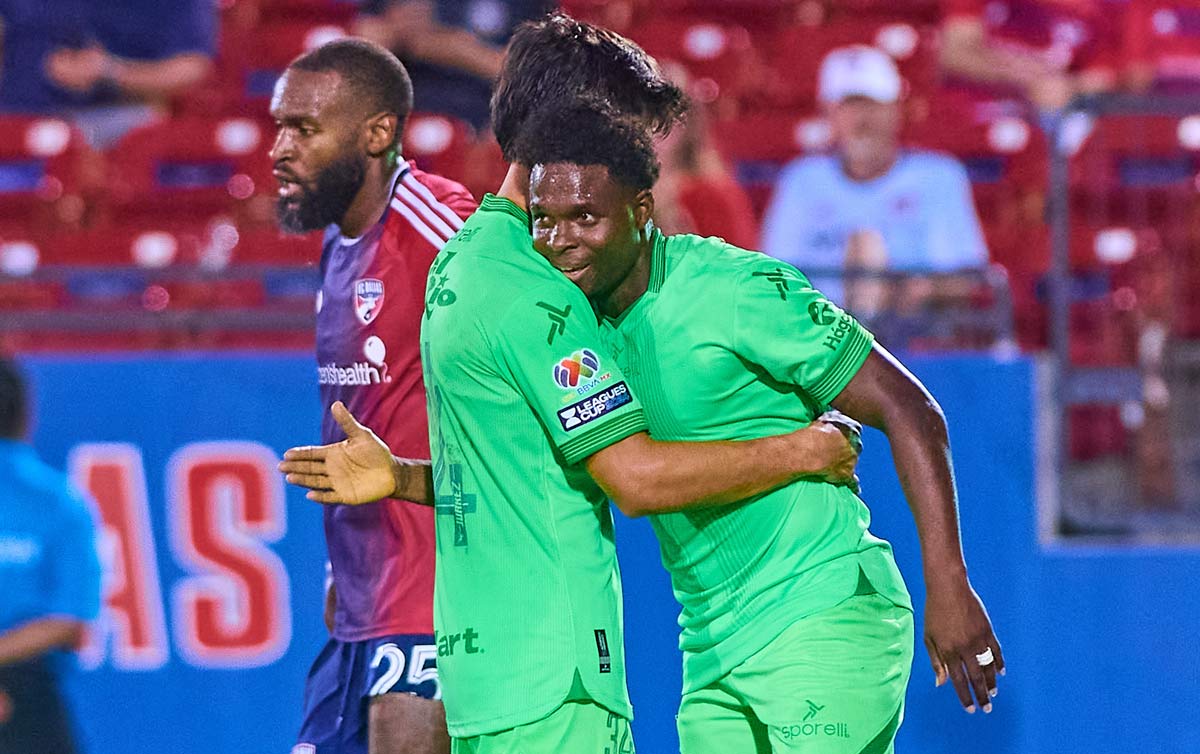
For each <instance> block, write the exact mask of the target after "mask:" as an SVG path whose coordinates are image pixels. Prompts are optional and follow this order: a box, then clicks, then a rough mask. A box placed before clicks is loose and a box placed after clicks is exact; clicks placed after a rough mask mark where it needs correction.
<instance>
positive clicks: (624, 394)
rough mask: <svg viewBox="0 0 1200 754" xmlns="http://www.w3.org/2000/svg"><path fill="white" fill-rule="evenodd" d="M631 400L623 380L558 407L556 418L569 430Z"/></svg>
mask: <svg viewBox="0 0 1200 754" xmlns="http://www.w3.org/2000/svg"><path fill="white" fill-rule="evenodd" d="M632 401H633V396H632V395H630V393H629V386H628V385H626V384H625V383H624V381H622V382H618V383H617V384H615V385H612V386H610V387H607V388H605V389H604V390H601V391H600V392H599V393H596V394H595V395H592V396H588V397H587V398H584V399H583V400H581V401H576V402H575V403H572V404H571V405H570V406H567V407H566V408H563V409H559V411H558V420H559V421H560V422H562V428H563V429H565V430H566V431H568V432H571V431H573V430H576V429H579V428H580V427H583V426H586V425H587V424H588V423H589V422H593V421H595V420H597V419H599V418H600V417H602V416H607V415H608V414H611V413H612V412H613V411H616V410H617V409H618V408H620V407H621V406H624V405H625V404H627V403H630V402H632Z"/></svg>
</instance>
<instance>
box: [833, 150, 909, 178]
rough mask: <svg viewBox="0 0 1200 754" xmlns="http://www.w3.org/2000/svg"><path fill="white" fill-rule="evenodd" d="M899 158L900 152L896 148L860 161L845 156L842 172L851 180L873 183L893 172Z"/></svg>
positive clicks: (843, 157) (843, 156)
mask: <svg viewBox="0 0 1200 754" xmlns="http://www.w3.org/2000/svg"><path fill="white" fill-rule="evenodd" d="M899 156H900V153H899V150H897V149H895V148H892V149H888V150H886V151H883V152H880V153H878V154H872V155H869V156H864V157H861V158H858V159H851V158H850V157H848V156H847V155H845V154H843V155H842V172H844V173H845V174H846V175H847V176H848V177H849V178H850V179H851V180H855V181H871V180H874V179H876V178H878V177H880V176H881V175H884V174H885V173H887V172H888V171H889V170H891V169H892V165H895V164H896V159H897V158H898V157H899Z"/></svg>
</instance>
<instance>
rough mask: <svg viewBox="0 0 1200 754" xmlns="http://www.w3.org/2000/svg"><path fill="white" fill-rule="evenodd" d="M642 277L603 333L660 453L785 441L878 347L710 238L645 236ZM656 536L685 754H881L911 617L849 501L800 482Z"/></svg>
mask: <svg viewBox="0 0 1200 754" xmlns="http://www.w3.org/2000/svg"><path fill="white" fill-rule="evenodd" d="M650 275H651V277H650V284H649V288H648V290H647V292H646V293H645V294H644V295H643V296H642V297H641V298H639V299H638V300H637V301H636V302H635V303H634V304H633V305H631V306H630V307H629V308H628V309H627V310H626V311H625V312H623V313H622V315H621V316H620V317H619V318H617V319H615V320H609V321H606V322H605V323H604V324H603V325H602V328H601V329H602V332H603V335H604V337H605V340H606V341H607V345H608V350H609V352H610V353H612V354H613V356H614V357H615V358H616V360H617V364H618V365H619V366H620V367H621V369H622V371H623V372H624V374H625V377H626V379H627V380H628V382H629V384H630V385H631V386H632V388H633V390H634V392H635V393H637V395H638V398H639V399H640V400H641V401H642V405H643V409H644V411H645V416H646V421H647V423H648V424H649V427H650V433H651V435H652V436H653V437H654V438H655V439H656V440H660V441H673V440H675V441H708V440H748V439H754V438H759V437H765V436H768V435H777V434H782V433H785V432H789V431H792V430H794V429H796V428H797V427H798V426H803V425H805V424H808V423H810V422H811V421H812V420H813V419H814V418H815V417H817V416H818V415H820V414H821V413H822V412H823V411H824V410H825V409H826V408H827V406H828V405H829V403H830V401H832V400H833V399H834V398H835V397H836V396H837V395H838V394H839V393H840V392H841V391H842V390H843V389H844V388H845V386H846V385H847V384H848V383H849V382H850V380H851V379H852V378H853V377H854V375H855V374H856V373H857V371H858V369H859V368H860V367H861V366H862V364H863V362H864V361H865V360H866V358H867V355H868V353H869V352H870V350H871V346H872V343H873V338H872V336H871V335H870V334H869V333H868V332H867V331H866V330H864V329H863V328H862V327H861V326H860V325H859V324H858V323H857V322H856V321H855V320H854V319H853V318H852V317H851V316H850V315H848V314H846V313H844V312H843V311H841V310H840V309H838V308H837V307H836V306H834V305H833V304H832V303H830V302H829V301H828V300H826V299H825V298H824V297H823V296H822V295H821V294H820V293H818V292H817V291H815V290H814V289H813V288H812V287H811V286H810V285H809V284H808V281H807V280H806V279H805V278H804V276H803V275H801V274H800V273H799V272H798V271H796V269H795V268H793V267H791V266H789V265H787V264H785V263H783V262H780V261H778V260H776V259H773V258H770V257H767V256H765V255H762V254H759V253H756V252H749V251H745V250H742V249H738V248H735V247H733V246H730V245H728V244H726V243H724V242H723V241H721V240H720V239H713V238H700V237H697V236H687V235H680V236H663V235H661V234H659V233H657V232H655V237H654V239H653V252H652V261H651V273H650ZM652 521H653V524H654V528H655V531H656V533H657V535H658V539H659V544H660V547H661V554H662V560H663V564H664V565H665V566H666V568H667V569H668V571H670V574H671V579H672V585H673V588H674V592H675V596H676V598H677V599H678V600H679V602H680V604H681V606H682V611H681V613H680V617H679V624H680V627H681V629H682V631H681V636H680V648H681V649H682V650H683V653H684V668H683V673H684V699H683V702H682V704H681V707H680V716H679V729H680V739H681V743H682V745H683V747H684V748H683V752H684V754H697V753H700V752H703V753H705V754H707V753H708V752H712V754H718V753H719V752H733V751H737V752H742V751H750V752H753V751H756V750H757V751H764V752H765V751H772V750H774V751H789V750H793V749H799V748H801V747H804V748H803V750H804V751H814V752H839V753H841V752H845V753H846V754H857V753H858V752H860V751H864V750H865V751H870V750H871V749H867V748H865V747H867V745H868V744H871V743H872V742H876V744H878V743H879V741H878V739H879V737H880V736H881V735H883V738H884V739H886V740H885V741H884V742H883V745H884V748H883V749H879V751H885V750H886V747H887V746H888V745H890V743H891V734H889V733H886V731H887V730H889V726H890V730H891V731H892V733H894V731H895V726H896V725H897V724H898V723H899V718H900V713H901V710H902V703H903V695H904V688H905V686H906V684H907V679H908V674H909V669H910V666H911V658H912V641H913V636H912V616H911V611H912V605H911V602H910V600H909V596H908V592H907V590H906V589H905V586H904V582H903V580H902V578H901V576H900V572H899V570H898V569H897V568H896V564H895V561H894V560H893V558H892V552H891V546H890V545H889V544H888V543H887V542H885V541H883V540H881V539H879V538H877V537H874V536H872V535H871V534H870V532H869V531H868V525H869V523H870V512H869V511H868V510H867V507H866V505H864V504H863V502H862V501H861V500H860V499H859V498H858V497H857V496H856V495H855V494H854V493H853V492H852V491H851V490H850V489H849V488H847V487H842V486H835V485H831V484H826V483H820V482H813V481H798V482H795V483H792V484H790V485H788V486H786V487H784V488H781V489H778V490H776V491H774V492H771V493H768V494H765V495H762V496H759V497H757V498H754V499H752V500H747V501H743V502H741V503H737V504H733V505H728V506H723V507H719V508H712V509H706V510H700V511H693V512H680V513H672V514H666V515H659V516H654V517H652ZM864 611H865V613H864ZM839 626H841V629H839V628H838V627H839ZM842 629H844V630H842ZM814 663H815V664H816V665H820V666H821V667H820V668H818V667H816V666H815V665H814ZM750 668H753V672H750V671H749V670H748V669H750ZM834 676H836V677H840V678H843V679H844V680H845V681H846V683H843V684H842V687H844V688H835V684H830V683H829V679H830V678H831V677H834ZM809 702H811V703H812V707H810V706H809V704H808V703H809ZM817 708H819V710H818V711H817V712H813V710H814V709H817ZM815 722H820V723H821V725H820V726H815V725H814V723H815ZM826 726H829V727H826ZM827 731H829V732H833V733H836V735H833V734H831V733H827ZM731 747H732V748H731Z"/></svg>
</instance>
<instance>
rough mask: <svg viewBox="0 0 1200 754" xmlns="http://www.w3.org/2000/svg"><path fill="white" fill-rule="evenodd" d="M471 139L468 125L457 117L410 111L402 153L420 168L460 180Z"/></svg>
mask: <svg viewBox="0 0 1200 754" xmlns="http://www.w3.org/2000/svg"><path fill="white" fill-rule="evenodd" d="M474 139H475V132H474V129H472V128H471V125H470V124H469V123H466V122H464V121H461V120H459V119H458V118H454V117H452V116H448V115H434V114H430V113H413V114H412V116H411V117H409V119H408V124H407V126H406V128H405V129H404V140H403V145H404V147H403V151H404V156H405V158H407V159H409V160H412V161H413V162H415V163H416V164H417V167H419V168H420V169H422V170H425V171H427V172H430V173H437V174H438V175H442V176H445V177H447V178H450V179H452V180H456V181H461V180H462V179H463V177H464V176H465V175H466V173H467V160H468V151H469V150H470V148H471V146H472V144H473V142H474ZM497 185H499V184H497Z"/></svg>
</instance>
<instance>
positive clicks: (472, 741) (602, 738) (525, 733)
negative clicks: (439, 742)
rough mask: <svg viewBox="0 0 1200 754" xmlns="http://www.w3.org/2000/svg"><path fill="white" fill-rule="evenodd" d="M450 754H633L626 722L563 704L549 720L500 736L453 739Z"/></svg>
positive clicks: (592, 707) (582, 705)
mask: <svg viewBox="0 0 1200 754" xmlns="http://www.w3.org/2000/svg"><path fill="white" fill-rule="evenodd" d="M450 754H634V749H633V734H632V733H631V732H630V730H629V721H628V720H626V719H625V718H623V717H621V716H620V715H615V714H613V713H612V712H609V711H608V710H606V709H605V708H603V707H601V706H600V705H598V704H595V703H593V702H586V701H584V702H565V703H564V704H563V706H561V707H559V708H558V709H556V710H555V711H554V712H552V713H551V714H550V716H549V717H543V718H542V719H541V720H537V721H535V722H532V723H528V724H526V725H518V726H517V727H515V728H510V729H509V730H502V731H500V732H499V733H488V734H485V735H482V736H472V737H471V738H454V739H451V742H450Z"/></svg>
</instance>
